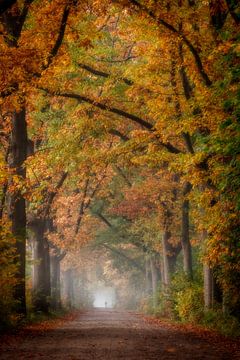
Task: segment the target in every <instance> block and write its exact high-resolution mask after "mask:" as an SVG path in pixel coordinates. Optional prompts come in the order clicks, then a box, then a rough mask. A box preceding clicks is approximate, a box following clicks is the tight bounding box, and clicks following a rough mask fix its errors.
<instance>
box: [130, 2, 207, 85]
mask: <svg viewBox="0 0 240 360" xmlns="http://www.w3.org/2000/svg"><path fill="white" fill-rule="evenodd" d="M129 2H130V3H131V4H132V5H134V6H135V7H136V8H138V9H139V10H141V11H144V12H145V13H147V14H148V15H149V17H151V18H152V19H153V20H155V21H156V22H157V24H159V25H162V26H164V27H165V28H166V29H168V30H169V31H171V32H172V33H174V34H176V35H177V36H178V37H180V38H181V39H182V40H183V42H184V43H185V45H186V46H187V47H188V49H189V50H190V52H191V53H192V55H193V57H194V60H195V63H196V65H197V68H198V71H199V74H200V75H201V77H202V79H203V81H204V83H205V85H206V86H208V87H209V86H211V85H212V81H211V80H210V79H209V77H208V75H207V73H206V72H205V70H204V68H203V64H202V61H201V58H200V56H199V54H198V51H197V49H196V48H195V47H194V46H193V44H192V43H191V42H190V40H188V38H187V37H186V35H184V34H183V32H182V31H179V30H177V29H176V28H175V27H174V26H173V25H171V24H169V23H168V22H167V21H165V20H163V19H161V18H159V17H158V16H157V15H155V14H154V12H153V11H152V10H150V9H148V8H147V7H146V6H145V5H143V4H140V3H139V2H138V1H137V0H129Z"/></svg>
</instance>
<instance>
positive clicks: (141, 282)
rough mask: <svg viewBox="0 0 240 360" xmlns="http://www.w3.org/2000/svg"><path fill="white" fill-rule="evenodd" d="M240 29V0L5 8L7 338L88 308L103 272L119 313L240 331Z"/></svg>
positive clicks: (2, 166)
mask: <svg viewBox="0 0 240 360" xmlns="http://www.w3.org/2000/svg"><path fill="white" fill-rule="evenodd" d="M239 26H240V6H239V2H238V1H237V0H209V1H202V0H163V1H153V0H116V1H111V0H102V1H101V0H95V1H91V0H83V1H78V0H51V1H48V0H42V1H38V0H21V1H20V0H16V1H4V0H2V1H0V49H1V52H0V61H1V68H0V116H1V121H0V251H1V253H0V317H1V320H2V324H3V325H4V326H6V325H8V324H11V323H14V322H16V321H18V320H21V319H24V318H26V316H27V313H29V312H30V311H31V312H43V313H46V314H48V313H49V312H50V311H51V310H59V309H60V308H61V305H62V304H61V301H62V300H63V299H61V293H63V292H64V294H65V304H66V306H69V307H71V306H74V305H76V306H77V305H78V303H79V304H80V303H81V301H82V304H83V303H84V304H85V303H86V304H87V303H88V301H89V298H88V293H87V287H88V285H87V283H88V282H89V279H88V275H87V272H88V269H89V266H90V264H91V263H95V267H96V272H97V274H98V275H96V276H98V277H100V278H102V279H104V281H106V282H108V283H109V284H111V285H112V286H115V287H118V286H119V289H122V291H123V292H122V294H123V293H124V291H125V297H124V296H123V295H119V299H120V298H121V301H120V303H121V305H122V306H126V307H132V308H137V307H138V308H139V307H141V308H144V309H148V311H153V312H156V313H159V314H160V315H162V316H163V315H164V316H170V317H174V316H175V317H176V318H178V319H180V320H187V321H195V322H198V323H199V322H201V321H202V319H204V318H206V317H207V314H208V318H209V319H210V320H209V321H210V322H211V321H214V319H215V318H216V317H217V319H218V321H221V319H225V320H223V321H227V320H226V319H228V321H231V322H232V323H233V322H234V324H235V323H237V321H238V320H239V319H240V294H239V287H240V220H239V219H240V191H239V190H240V136H239V134H240V87H239V79H240V66H239V65H240V38H239V37H240V33H239ZM100 260H101V261H100ZM96 264H97V265H96ZM60 267H61V270H60ZM60 284H62V285H63V288H64V289H60ZM127 289H131V291H130V290H127ZM119 291H120V290H119ZM127 292H128V296H127V295H126V293H127ZM74 293H78V294H80V295H79V296H80V297H81V294H82V300H81V299H80V300H79V302H78V301H74ZM121 296H122V297H121ZM77 297H78V296H77Z"/></svg>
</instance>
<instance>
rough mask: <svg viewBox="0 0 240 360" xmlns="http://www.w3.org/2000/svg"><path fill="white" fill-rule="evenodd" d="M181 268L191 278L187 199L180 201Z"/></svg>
mask: <svg viewBox="0 0 240 360" xmlns="http://www.w3.org/2000/svg"><path fill="white" fill-rule="evenodd" d="M181 243H182V250H183V269H184V272H185V273H186V274H187V276H188V277H189V278H190V279H192V275H193V272H192V246H191V243H190V238H189V200H186V199H185V200H183V203H182V236H181Z"/></svg>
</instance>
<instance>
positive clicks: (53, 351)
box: [0, 309, 237, 360]
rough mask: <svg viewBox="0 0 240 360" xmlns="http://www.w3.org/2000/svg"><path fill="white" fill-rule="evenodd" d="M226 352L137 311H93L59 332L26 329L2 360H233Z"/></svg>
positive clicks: (7, 347)
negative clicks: (147, 319)
mask: <svg viewBox="0 0 240 360" xmlns="http://www.w3.org/2000/svg"><path fill="white" fill-rule="evenodd" d="M11 336H12V335H11ZM218 345H219V346H218ZM223 349H224V347H223V346H222V344H220V343H219V344H217V343H216V342H215V343H214V344H211V342H210V340H209V341H208V340H205V339H203V338H201V337H200V336H199V334H197V333H191V332H188V331H184V330H183V331H182V330H181V331H179V330H178V329H175V328H174V327H171V326H166V325H164V323H163V324H160V325H159V324H154V323H151V322H149V321H146V320H144V319H143V318H142V317H141V316H139V315H137V314H134V313H132V312H123V311H116V310H111V309H93V310H89V311H85V312H84V313H82V314H80V315H79V316H78V317H77V318H76V319H75V320H73V321H67V322H64V323H63V324H62V325H61V327H59V328H56V329H51V330H47V331H39V330H37V329H36V330H34V329H30V330H24V333H23V334H22V335H20V336H16V338H15V341H9V339H8V341H6V342H5V344H3V342H2V343H1V345H0V351H1V352H0V359H4V360H5V359H11V360H13V359H18V360H20V359H24V360H25V359H38V360H39V359H42V360H47V359H48V360H51V359H57V360H63V359H64V360H90V359H92V360H95V359H96V360H97V359H102V360H115V359H124V360H128V359H129V360H135V359H136V360H137V359H138V360H150V359H159V360H170V359H181V360H183V359H184V360H186V359H191V360H194V359H199V360H204V359H207V360H211V359H214V360H215V359H216V360H232V359H233V354H232V353H230V352H229V350H226V349H225V350H223ZM236 359H237V357H236Z"/></svg>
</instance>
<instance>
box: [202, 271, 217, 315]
mask: <svg viewBox="0 0 240 360" xmlns="http://www.w3.org/2000/svg"><path fill="white" fill-rule="evenodd" d="M203 278H204V306H205V309H206V310H208V309H211V308H212V307H213V302H214V281H213V272H212V269H211V268H210V267H209V266H208V265H207V264H204V266H203Z"/></svg>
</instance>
